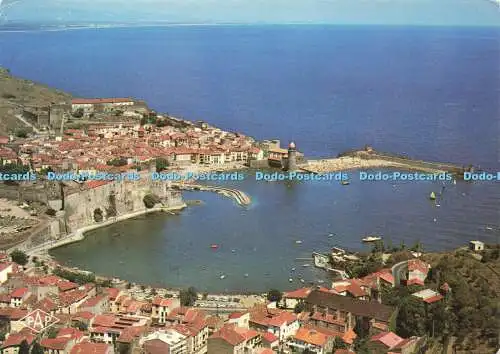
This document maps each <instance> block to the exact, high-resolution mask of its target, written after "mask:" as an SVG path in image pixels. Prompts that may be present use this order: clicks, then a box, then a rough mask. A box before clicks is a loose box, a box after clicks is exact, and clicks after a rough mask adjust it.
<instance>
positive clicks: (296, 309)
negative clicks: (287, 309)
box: [293, 302, 305, 313]
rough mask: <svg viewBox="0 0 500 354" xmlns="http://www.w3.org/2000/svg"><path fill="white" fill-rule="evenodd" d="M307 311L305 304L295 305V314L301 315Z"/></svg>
mask: <svg viewBox="0 0 500 354" xmlns="http://www.w3.org/2000/svg"><path fill="white" fill-rule="evenodd" d="M304 309H305V305H304V303H303V302H298V303H297V305H295V307H294V308H293V312H295V313H301V312H302V311H304Z"/></svg>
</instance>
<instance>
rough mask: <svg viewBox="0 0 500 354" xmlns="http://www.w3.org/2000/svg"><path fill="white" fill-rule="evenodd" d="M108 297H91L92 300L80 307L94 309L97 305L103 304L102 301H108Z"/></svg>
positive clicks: (86, 301)
mask: <svg viewBox="0 0 500 354" xmlns="http://www.w3.org/2000/svg"><path fill="white" fill-rule="evenodd" d="M106 299H107V296H105V295H98V296H94V297H91V298H90V299H87V300H85V302H84V303H83V304H81V305H80V307H81V308H84V307H94V306H95V305H97V304H99V303H101V302H102V301H106Z"/></svg>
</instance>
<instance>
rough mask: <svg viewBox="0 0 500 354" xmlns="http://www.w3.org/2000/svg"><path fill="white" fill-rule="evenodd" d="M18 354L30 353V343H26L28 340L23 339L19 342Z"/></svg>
mask: <svg viewBox="0 0 500 354" xmlns="http://www.w3.org/2000/svg"><path fill="white" fill-rule="evenodd" d="M18 353H19V354H30V345H29V344H28V342H27V341H26V339H25V340H23V341H22V342H21V344H20V345H19V352H18Z"/></svg>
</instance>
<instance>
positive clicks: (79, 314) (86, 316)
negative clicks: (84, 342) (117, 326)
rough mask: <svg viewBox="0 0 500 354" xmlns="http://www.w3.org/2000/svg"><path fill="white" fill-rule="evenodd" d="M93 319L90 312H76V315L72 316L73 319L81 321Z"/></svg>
mask: <svg viewBox="0 0 500 354" xmlns="http://www.w3.org/2000/svg"><path fill="white" fill-rule="evenodd" d="M94 317H95V315H94V314H93V313H92V312H90V311H80V312H77V313H75V314H74V315H73V318H74V319H79V318H81V319H84V320H90V319H92V318H94Z"/></svg>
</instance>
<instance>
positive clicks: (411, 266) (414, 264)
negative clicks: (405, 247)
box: [408, 259, 429, 274]
mask: <svg viewBox="0 0 500 354" xmlns="http://www.w3.org/2000/svg"><path fill="white" fill-rule="evenodd" d="M408 270H409V271H410V272H411V271H415V270H418V271H420V272H422V273H425V274H427V272H428V271H429V265H428V264H427V263H425V262H423V261H421V260H420V259H410V260H409V261H408Z"/></svg>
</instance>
